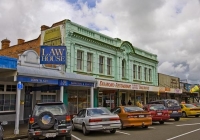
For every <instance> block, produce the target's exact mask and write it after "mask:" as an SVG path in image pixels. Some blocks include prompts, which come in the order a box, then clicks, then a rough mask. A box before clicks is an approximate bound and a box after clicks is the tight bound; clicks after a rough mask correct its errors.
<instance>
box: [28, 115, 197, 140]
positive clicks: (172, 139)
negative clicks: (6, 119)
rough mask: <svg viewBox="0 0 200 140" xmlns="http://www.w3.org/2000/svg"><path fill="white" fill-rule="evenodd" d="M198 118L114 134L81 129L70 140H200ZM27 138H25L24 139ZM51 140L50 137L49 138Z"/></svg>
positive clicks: (172, 121) (154, 124)
mask: <svg viewBox="0 0 200 140" xmlns="http://www.w3.org/2000/svg"><path fill="white" fill-rule="evenodd" d="M199 133H200V118H193V117H191V118H182V119H181V120H180V121H178V122H175V121H174V120H170V121H168V122H165V124H163V125H160V124H159V123H153V125H152V126H150V127H149V128H148V129H143V128H127V129H124V130H118V131H117V132H116V133H115V134H110V133H109V132H91V133H90V134H89V135H88V136H84V135H83V134H82V132H81V131H73V132H72V140H94V139H95V140H131V139H137V140H200V136H199ZM24 140H27V139H24ZM51 140H52V139H51Z"/></svg>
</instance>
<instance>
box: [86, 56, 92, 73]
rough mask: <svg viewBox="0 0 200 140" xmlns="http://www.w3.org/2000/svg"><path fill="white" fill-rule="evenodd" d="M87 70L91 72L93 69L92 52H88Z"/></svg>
mask: <svg viewBox="0 0 200 140" xmlns="http://www.w3.org/2000/svg"><path fill="white" fill-rule="evenodd" d="M87 71H88V72H91V71H92V54H91V53H87Z"/></svg>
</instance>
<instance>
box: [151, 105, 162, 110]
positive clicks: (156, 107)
mask: <svg viewBox="0 0 200 140" xmlns="http://www.w3.org/2000/svg"><path fill="white" fill-rule="evenodd" d="M149 109H150V110H165V109H166V107H165V106H164V105H151V107H150V108H149Z"/></svg>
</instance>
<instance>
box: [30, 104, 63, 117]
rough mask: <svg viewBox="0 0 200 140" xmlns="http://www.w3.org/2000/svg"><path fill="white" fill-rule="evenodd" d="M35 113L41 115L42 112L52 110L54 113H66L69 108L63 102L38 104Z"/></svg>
mask: <svg viewBox="0 0 200 140" xmlns="http://www.w3.org/2000/svg"><path fill="white" fill-rule="evenodd" d="M34 110H35V111H34V113H33V115H35V116H39V115H40V114H41V113H42V112H46V111H48V112H51V113H52V114H53V115H65V114H66V113H67V110H66V108H65V106H64V105H63V104H56V105H36V106H35V109H34Z"/></svg>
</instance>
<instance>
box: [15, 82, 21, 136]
mask: <svg viewBox="0 0 200 140" xmlns="http://www.w3.org/2000/svg"><path fill="white" fill-rule="evenodd" d="M19 84H21V82H18V83H17V97H16V109H15V110H16V116H15V130H14V134H19V113H20V95H21V89H20V88H19V87H18V85H19Z"/></svg>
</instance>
